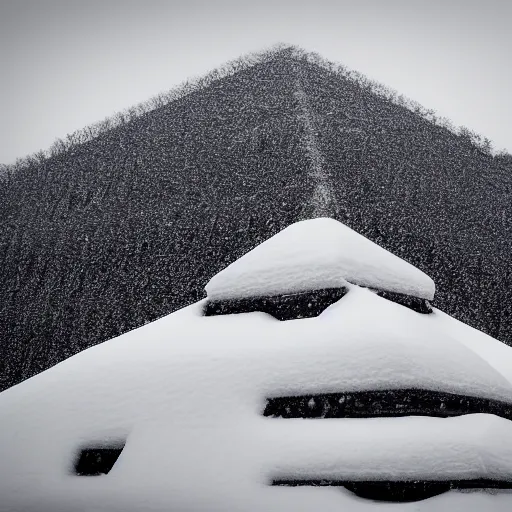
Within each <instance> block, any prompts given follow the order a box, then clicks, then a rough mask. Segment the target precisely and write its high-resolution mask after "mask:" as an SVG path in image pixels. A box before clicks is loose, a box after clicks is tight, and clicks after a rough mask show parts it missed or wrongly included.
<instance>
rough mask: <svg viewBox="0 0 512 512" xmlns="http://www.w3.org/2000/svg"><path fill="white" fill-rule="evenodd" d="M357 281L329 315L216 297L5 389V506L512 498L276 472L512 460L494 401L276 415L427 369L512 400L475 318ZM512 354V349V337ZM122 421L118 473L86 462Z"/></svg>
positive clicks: (495, 468) (443, 504)
mask: <svg viewBox="0 0 512 512" xmlns="http://www.w3.org/2000/svg"><path fill="white" fill-rule="evenodd" d="M349 288H350V290H349V292H348V294H347V295H346V296H345V297H343V298H342V299H341V300H340V301H339V302H337V303H335V304H333V305H332V306H330V307H329V308H328V309H327V310H325V311H324V312H323V313H322V314H321V315H320V316H319V317H317V318H310V319H301V320H291V321H287V322H279V321H278V320H275V319H274V318H272V317H270V316H268V315H266V314H263V313H248V314H238V315H227V316H218V317H204V316H202V308H203V306H204V301H202V302H199V303H196V304H194V305H192V306H190V307H188V308H185V309H183V310H181V311H178V312H176V313H174V314H171V315H169V316H166V317H164V318H161V319H160V320H157V321H155V322H153V323H151V324H147V325H145V326H143V327H141V328H139V329H135V330H133V331H131V332H128V333H126V334H124V335H122V336H119V337H118V338H115V339H112V340H109V341H107V342H105V343H102V344H100V345H97V346H95V347H93V348H90V349H88V350H85V351H84V352H81V353H79V354H77V355H76V356H73V357H71V358H70V359H68V360H66V361H64V362H62V363H60V364H58V365H56V366H55V367H53V368H51V369H49V370H47V371H45V372H43V373H41V374H39V375H37V376H35V377H33V378H31V379H29V380H27V381H25V382H23V383H21V384H19V385H17V386H15V387H13V388H11V389H8V390H6V391H4V392H3V393H1V394H0V511H2V512H31V511H34V512H35V511H37V512H50V511H51V512H74V511H78V512H100V511H101V512H114V511H116V512H121V511H122V512H141V511H144V512H153V511H154V512H156V511H161V512H163V511H166V512H167V511H169V510H176V511H180V512H181V511H208V512H211V511H223V512H225V511H247V512H252V511H254V512H256V511H258V512H261V511H275V512H288V511H289V512H291V511H294V512H295V511H303V512H313V511H315V512H316V511H320V510H321V511H322V512H331V511H332V512H338V511H340V510H350V511H351V512H352V511H361V512H366V511H373V510H375V509H377V508H378V509H379V510H380V509H381V508H382V509H385V510H389V511H390V512H396V511H409V512H412V511H425V512H426V511H435V512H442V511H446V512H448V511H454V510H464V511H469V512H476V511H481V510H493V511H498V512H500V511H505V510H506V511H507V512H508V511H510V510H511V509H512V494H511V493H509V492H508V491H500V492H494V493H489V492H485V491H478V492H470V493H468V492H456V491H451V492H449V493H446V494H444V495H441V496H438V497H435V498H431V499H428V500H425V501H422V502H418V503H409V504H383V503H374V502H371V501H367V500H363V499H360V498H357V497H356V496H354V495H353V494H351V493H350V492H349V491H346V490H344V489H336V488H307V487H305V488H293V487H292V488H287V487H270V486H269V485H268V483H269V481H270V480H271V479H272V478H280V477H294V476H295V477H298V478H317V477H321V478H340V479H341V478H353V479H363V478H367V479H389V478H393V479H407V478H432V479H445V478H508V479H511V478H512V422H510V421H508V420H505V419H502V418H499V417H495V416H492V415H486V414H473V415H467V416H463V417H457V418H450V419H440V418H428V417H408V418H378V419H329V420H285V419H276V418H265V417H263V416H262V411H263V408H264V404H265V397H267V396H278V395H281V394H287V395H288V394H307V393H315V392H321V391H326V392H335V391H350V390H362V389H388V388H399V387H413V386H414V387H418V388H428V389H435V390H444V391H448V392H460V393H465V394H469V395H477V396H483V397H489V398H498V399H502V400H507V401H511V400H512V384H511V382H510V381H509V380H508V378H507V377H509V375H505V373H504V372H502V373H500V372H499V371H497V370H496V369H495V368H494V367H493V366H492V365H491V364H489V363H488V362H487V361H486V360H485V359H484V356H485V355H486V354H485V353H484V352H485V351H484V350H482V351H481V353H480V355H478V354H477V353H476V352H475V350H473V349H474V348H475V347H477V346H478V344H479V341H478V340H476V341H473V342H467V337H468V336H470V335H471V336H473V338H475V339H476V338H477V337H478V336H477V335H476V334H474V333H473V334H470V335H468V333H472V331H471V330H470V328H467V327H466V326H465V325H464V324H460V323H459V322H456V321H452V319H450V318H449V317H447V316H446V315H444V314H442V313H440V312H439V311H435V312H434V313H433V314H431V315H421V314H419V313H415V312H413V311H410V310H409V309H407V308H405V307H402V306H399V305H397V304H395V303H392V302H390V301H387V300H385V299H383V298H380V297H378V296H377V295H376V294H374V293H372V292H371V291H369V290H367V289H363V288H360V287H358V286H356V285H349ZM496 343H499V342H496ZM491 352H492V350H491ZM492 353H494V352H492ZM500 358H501V359H503V361H508V364H511V363H512V352H511V350H510V349H509V348H508V347H506V349H505V350H502V351H501V352H500ZM493 362H494V360H493ZM503 365H505V363H503ZM117 439H126V446H125V449H124V450H123V452H122V454H121V456H120V458H119V460H118V462H117V463H116V465H115V466H114V468H113V469H112V471H111V472H110V473H109V474H108V475H104V476H100V477H78V476H74V475H72V474H71V472H70V468H71V465H72V463H73V459H74V457H75V455H76V452H77V450H78V449H79V448H80V447H81V446H83V445H84V443H91V442H97V443H100V444H101V443H102V444H105V443H107V444H108V442H109V440H117Z"/></svg>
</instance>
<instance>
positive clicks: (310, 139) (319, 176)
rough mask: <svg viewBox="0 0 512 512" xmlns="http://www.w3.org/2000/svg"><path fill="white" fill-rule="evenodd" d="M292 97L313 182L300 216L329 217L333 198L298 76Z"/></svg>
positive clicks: (312, 121)
mask: <svg viewBox="0 0 512 512" xmlns="http://www.w3.org/2000/svg"><path fill="white" fill-rule="evenodd" d="M294 96H295V98H296V99H297V101H298V103H299V108H300V113H299V114H298V118H299V119H300V120H301V121H302V123H303V126H304V139H303V143H304V147H305V149H306V153H307V155H308V157H309V160H310V161H311V169H310V171H309V173H308V176H309V178H310V179H311V180H313V182H314V189H313V194H312V196H311V199H310V201H309V204H306V205H304V208H303V209H302V216H306V217H309V218H316V217H331V216H332V206H333V204H334V198H333V193H332V187H331V183H330V180H329V177H328V176H327V174H326V173H325V171H324V167H325V161H324V157H323V156H322V153H321V151H320V149H319V144H318V140H317V130H316V128H315V121H314V115H313V113H312V109H311V105H310V103H309V99H308V96H307V94H306V93H305V91H304V87H303V85H302V79H301V77H300V75H299V76H298V77H297V78H296V80H295V92H294Z"/></svg>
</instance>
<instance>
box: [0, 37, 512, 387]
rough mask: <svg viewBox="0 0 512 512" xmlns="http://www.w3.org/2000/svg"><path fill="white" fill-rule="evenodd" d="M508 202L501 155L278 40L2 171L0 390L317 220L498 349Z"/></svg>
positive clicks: (198, 288)
mask: <svg viewBox="0 0 512 512" xmlns="http://www.w3.org/2000/svg"><path fill="white" fill-rule="evenodd" d="M511 193H512V157H510V155H506V154H500V155H493V153H492V151H491V148H490V145H489V142H488V141H487V140H486V139H483V138H481V137H478V136H477V135H476V134H474V133H472V132H470V131H469V130H467V129H461V130H458V131H457V130H455V129H453V128H452V127H451V126H449V124H447V123H446V121H445V120H439V119H437V118H436V116H435V113H433V112H432V111H428V110H426V109H423V108H422V107H421V106H419V105H417V104H414V103H413V102H410V101H408V100H405V99H403V98H401V97H399V96H397V95H396V94H395V93H393V92H392V91H389V90H387V89H385V88H384V87H382V86H380V85H379V84H375V83H373V82H370V81H368V80H367V79H365V78H364V77H362V76H361V75H359V74H357V73H354V72H350V71H348V70H346V69H345V68H343V67H342V66H336V65H334V64H333V63H329V62H326V61H323V60H322V59H320V58H319V57H318V56H315V55H311V54H306V53H304V52H302V51H300V50H297V49H294V48H290V47H279V48H277V49H274V50H271V51H268V52H264V53H262V54H260V55H258V56H249V57H247V58H243V59H239V60H237V61H235V62H233V63H230V64H229V65H227V66H226V67H224V68H221V69H220V70H216V71H213V72H212V73H210V74H209V75H208V76H207V77H204V78H203V79H200V80H198V81H196V82H194V83H188V84H185V85H184V86H183V87H182V88H181V89H179V90H176V91H171V92H170V93H168V94H167V95H161V96H159V97H157V98H155V99H153V100H151V101H150V102H148V103H147V104H145V105H142V106H137V107H134V108H133V109H130V110H129V111H127V112H125V113H122V114H119V115H118V116H116V117H115V118H113V119H110V120H106V121H104V122H102V123H99V124H98V125H96V126H93V127H87V128H85V129H84V130H81V131H80V132H77V133H76V134H72V135H70V136H69V137H68V138H67V140H65V141H57V142H56V144H55V145H54V146H53V147H52V148H51V149H50V151H48V152H46V153H40V154H37V155H33V156H30V157H27V158H25V159H23V160H20V161H18V162H17V163H16V164H14V165H12V166H3V167H1V168H0V223H1V226H2V227H1V228H0V264H1V267H0V333H1V335H0V336H1V339H0V343H1V344H0V354H1V355H0V361H1V363H0V365H3V367H0V390H1V389H5V388H7V387H9V386H12V385H13V384H16V383H18V382H20V381H22V380H24V379H26V378H28V377H30V376H32V375H34V374H36V373H38V372H40V371H42V370H44V369H46V368H48V367H50V366H51V365H53V364H56V363H57V362H59V361H61V360H63V359H65V358H67V357H69V356H71V355H73V354H74V353H76V352H78V351H81V350H83V349H85V348H87V347H90V346H92V345H94V344H97V343H99V342H102V341H104V340H106V339H109V338H111V337H114V336H116V335H119V334H121V333H123V332H125V331H127V330H130V329H133V328H135V327H138V326H141V325H143V324H145V323H147V322H150V321H152V320H154V319H156V318H158V317H161V316H163V315H165V314H168V313H170V312H172V311H174V310H176V309H178V308H180V307H183V306H185V305H186V304H189V303H191V302H193V301H196V300H198V299H199V298H201V297H203V296H204V294H203V287H204V285H205V284H206V283H207V281H208V280H209V279H210V277H212V276H213V275H214V274H215V273H217V272H218V271H219V270H221V269H222V268H223V267H224V266H226V265H227V264H228V263H230V262H232V261H234V260H235V259H237V258H239V257H240V256H241V255H242V254H243V253H245V252H247V251H248V250H250V249H251V248H253V247H254V246H255V245H257V244H258V243H261V242H262V241H263V240H265V239H267V238H268V237H270V236H272V235H273V234H275V233H277V232H278V231H279V230H281V229H283V228H284V227H286V226H287V225H289V224H291V223H293V222H295V221H297V220H301V219H305V218H309V217H314V216H319V215H328V216H331V217H334V218H336V219H337V220H340V221H341V222H343V223H345V224H347V225H348V226H350V227H352V228H353V229H355V230H357V231H358V232H360V233H362V234H363V235H365V236H367V237H368V238H370V239H371V240H373V241H375V242H377V243H378V244H380V245H382V246H384V247H385V248H387V249H389V250H390V251H392V252H393V253H395V254H397V255H398V256H400V257H402V258H404V259H406V260H407V261H410V262H411V263H412V264H414V265H416V266H417V267H419V268H420V269H421V270H423V271H425V272H426V273H428V274H429V275H430V276H431V277H432V278H433V279H434V280H435V282H436V284H437V293H436V299H435V302H434V305H435V306H436V307H438V308H440V309H442V310H444V311H446V312H447V313H449V314H451V315H453V316H455V317H456V318H458V319H460V320H462V321H464V322H466V323H468V324H470V325H472V326H474V327H476V328H478V329H481V330H483V331H485V332H487V333H489V334H491V335H492V336H495V337H497V338H499V339H500V340H502V341H504V342H506V343H509V344H510V343H512V318H511V307H512V306H511V302H512V300H511V299H512V297H511V296H512V291H511V264H510V254H511V248H512V247H511V245H512V244H511V240H512V238H511V235H512V227H511V220H512V206H511ZM169 335H170V336H171V337H172V333H169ZM240 342H241V343H243V340H240Z"/></svg>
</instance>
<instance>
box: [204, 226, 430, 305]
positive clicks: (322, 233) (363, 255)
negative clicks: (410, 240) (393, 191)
mask: <svg viewBox="0 0 512 512" xmlns="http://www.w3.org/2000/svg"><path fill="white" fill-rule="evenodd" d="M345 281H349V282H351V283H354V284H358V285H361V286H367V287H371V288H377V289H381V290H387V291H391V292H397V293H402V294H406V295H413V296H415V297H420V298H424V299H429V300H431V299H433V297H434V292H435V285H434V281H432V279H431V278H430V277H428V276H427V275H426V274H424V273H423V272H421V271H420V270H418V269H417V268H416V267H414V266H413V265H411V264H409V263H407V262H406V261H404V260H402V259H400V258H399V257H397V256H395V255H394V254H392V253H390V252H389V251H386V250H385V249H383V248H382V247H380V246H379V245H377V244H375V243H373V242H372V241H371V240H368V239H367V238H365V237H364V236H362V235H360V234H359V233H356V232H355V231H353V230H352V229H350V228H349V227H347V226H345V225H344V224H342V223H340V222H337V221H336V220H333V219H329V218H317V219H311V220H305V221H302V222H297V223H295V224H292V225H291V226H288V227H287V228H286V229H284V230H283V231H281V232H280V233H278V234H277V235H275V236H273V237H272V238H270V239H268V240H266V241H265V242H263V243H262V244H261V245H258V246H257V247H256V248H255V249H253V250H252V251H250V252H248V253H247V254H245V255H244V256H242V257H241V258H240V259H238V260H237V261H235V262H234V263H232V264H231V265H229V266H228V267H227V268H225V269H224V270H222V271H221V272H219V273H218V274H217V275H215V276H214V277H213V278H212V279H211V280H210V282H209V283H208V284H207V285H206V292H207V294H208V298H210V299H212V300H220V299H231V298H239V297H254V296H264V295H278V294H283V293H291V292H298V291H304V290H311V289H321V288H336V287H340V286H343V284H344V282H345Z"/></svg>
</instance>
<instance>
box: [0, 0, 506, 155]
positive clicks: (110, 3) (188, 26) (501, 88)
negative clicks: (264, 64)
mask: <svg viewBox="0 0 512 512" xmlns="http://www.w3.org/2000/svg"><path fill="white" fill-rule="evenodd" d="M511 20H512V2H509V1H508V0H497V1H495V0H486V1H475V0H444V1H442V0H428V1H419V0H418V1H415V0H407V1H404V0H400V1H399V0H360V1H359V0H351V1H346V0H337V1H336V0H328V1H323V0H308V1H301V0H295V1H285V0H263V1H259V2H258V1H252V2H246V1H243V0H241V1H234V0H223V1H215V0H211V1H207V0H186V1H177V0H176V1H174V0H168V1H163V0H144V1H135V0H125V1H121V0H118V1H115V0H89V1H84V0H80V1H76V0H0V66H1V67H0V69H1V72H2V73H1V80H0V84H1V85H0V113H1V116H0V162H3V163H11V162H13V161H14V160H15V158H16V157H18V156H25V155H27V154H28V153H32V152H34V151H37V150H39V149H46V148H48V147H49V146H50V144H51V143H52V142H53V141H54V140H55V139H56V138H57V137H65V135H66V134H67V133H71V132H73V131H74V130H76V129H79V128H82V127H83V126H85V125H87V124H91V123H94V122H96V121H99V120H101V119H103V118H104V117H106V116H108V115H111V114H113V113H114V112H116V111H119V110H123V109H125V108H127V107H129V106H131V105H134V104H136V103H139V102H141V101H144V100H146V99H148V98H149V97H151V96H153V95H155V94H156V93H158V92H161V91H164V90H168V89H170V88H172V86H174V85H176V84H178V83H180V82H182V81H183V80H185V79H186V78H187V77H191V76H197V75H201V74H203V73H205V72H207V71H209V70H210V69H212V68H213V67H216V66H218V65H219V64H222V63H223V62H225V61H227V60H230V59H232V58H235V57H237V56H239V55H240V54H243V53H247V52H250V51H255V50H259V49H261V48H263V47H266V46H269V45H272V44H274V43H276V42H285V43H290V44H295V45H298V46H301V47H303V48H304V49H306V50H310V51H316V52H318V53H320V54H322V55H323V56H324V57H326V58H328V59H330V60H333V61H337V62H342V63H343V64H345V65H347V66H348V67H350V68H353V69H356V70H358V71H360V72H362V73H364V74H366V75H368V76H369V77H371V78H373V79H376V80H378V81H380V82H382V83H384V84H386V85H388V86H390V87H392V88H394V89H397V90H398V91H399V92H400V93H402V94H404V95H406V96H408V97H410V98H412V99H414V100H416V101H418V102H419V103H421V104H423V105H424V106H425V107H429V108H433V109H435V110H436V111H437V112H438V113H439V114H440V115H441V116H445V117H448V118H450V119H451V120H452V121H453V122H454V123H455V124H456V125H465V126H467V127H469V128H470V129H473V130H475V131H477V132H478V133H480V134H482V135H484V136H487V137H489V138H490V139H491V140H492V141H493V143H494V145H495V147H496V148H497V149H501V148H504V149H507V150H508V151H509V152H512V101H511V98H510V95H511V91H512V69H511V68H512V66H511V61H512V57H511V54H512V24H511V23H512V21H511Z"/></svg>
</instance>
